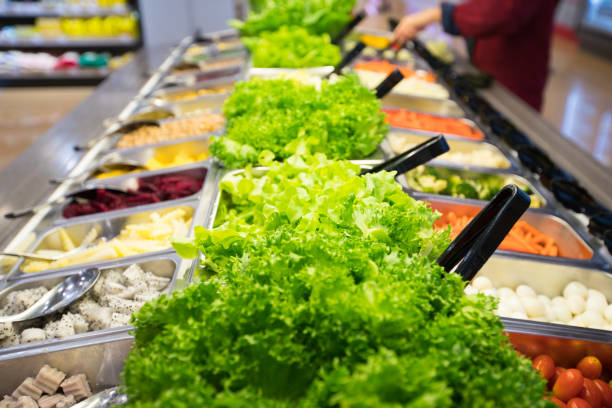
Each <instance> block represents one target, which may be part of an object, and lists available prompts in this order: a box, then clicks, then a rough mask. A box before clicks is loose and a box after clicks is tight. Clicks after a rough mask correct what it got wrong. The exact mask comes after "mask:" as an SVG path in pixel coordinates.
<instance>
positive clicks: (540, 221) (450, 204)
mask: <svg viewBox="0 0 612 408" xmlns="http://www.w3.org/2000/svg"><path fill="white" fill-rule="evenodd" d="M424 201H426V202H427V203H429V204H430V206H431V208H433V209H434V210H437V211H439V212H440V213H442V214H443V215H445V214H448V213H449V212H450V211H453V212H455V213H456V214H457V215H458V216H463V215H467V216H470V217H473V216H475V215H476V214H478V212H479V211H480V210H482V208H483V206H478V205H473V204H468V203H465V202H464V201H460V200H454V201H451V200H446V199H426V200H424ZM521 220H523V221H525V222H527V223H528V224H529V225H531V226H532V227H534V228H536V229H537V230H539V231H540V232H542V233H543V234H545V235H547V236H549V237H551V238H553V239H554V240H555V242H556V243H557V246H558V248H559V256H558V257H550V256H543V255H534V254H529V253H523V252H513V251H505V250H498V252H500V253H508V254H514V255H515V256H520V257H524V258H526V259H534V260H540V261H547V260H550V259H551V258H552V259H555V258H563V259H564V260H568V261H569V260H572V261H577V262H581V263H586V264H591V263H592V262H591V261H592V260H593V259H594V256H595V253H594V251H593V249H592V248H591V247H590V246H589V245H588V244H587V243H586V242H585V241H584V240H583V238H582V237H581V236H580V235H578V233H576V232H575V231H574V230H573V229H572V228H571V227H570V226H569V224H567V223H566V222H565V221H564V220H562V219H561V218H559V217H557V216H555V215H552V214H546V213H543V212H535V211H533V210H528V211H527V212H525V214H524V215H523V216H522V217H521Z"/></svg>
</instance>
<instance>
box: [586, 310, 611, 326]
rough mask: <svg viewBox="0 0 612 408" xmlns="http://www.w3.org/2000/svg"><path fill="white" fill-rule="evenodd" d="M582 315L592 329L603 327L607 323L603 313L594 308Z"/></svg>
mask: <svg viewBox="0 0 612 408" xmlns="http://www.w3.org/2000/svg"><path fill="white" fill-rule="evenodd" d="M580 317H582V321H583V322H584V325H585V326H586V327H588V328H591V329H596V328H598V327H603V325H604V324H605V321H604V318H603V317H602V316H601V314H599V313H597V312H594V311H593V310H587V311H586V312H584V313H582V314H581V315H580Z"/></svg>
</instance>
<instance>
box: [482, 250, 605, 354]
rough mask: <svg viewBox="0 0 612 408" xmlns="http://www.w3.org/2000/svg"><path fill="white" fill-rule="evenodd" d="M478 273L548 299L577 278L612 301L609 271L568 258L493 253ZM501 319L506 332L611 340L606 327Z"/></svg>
mask: <svg viewBox="0 0 612 408" xmlns="http://www.w3.org/2000/svg"><path fill="white" fill-rule="evenodd" d="M478 276H486V277H487V278H489V279H490V280H491V282H492V283H493V286H494V287H496V288H499V287H502V286H506V287H509V288H512V289H515V288H516V287H517V286H518V285H522V284H525V285H529V286H531V287H532V288H533V289H534V290H535V291H536V292H537V293H538V294H542V295H546V296H548V297H551V298H552V297H555V296H559V295H562V293H563V289H564V288H565V286H566V285H567V284H568V283H570V282H572V281H578V282H581V283H582V284H584V285H585V286H586V287H587V288H591V289H592V288H596V289H597V290H599V291H600V292H602V293H603V294H604V295H605V296H606V298H607V299H608V301H612V274H610V273H609V272H606V271H605V270H603V269H599V268H596V267H590V266H585V265H584V264H579V263H576V262H574V261H572V260H567V259H558V258H557V259H554V260H550V261H547V262H542V261H536V260H533V259H528V258H526V257H520V258H518V257H514V256H508V255H494V256H492V257H491V258H489V260H488V261H487V263H485V265H484V266H483V267H482V269H481V270H480V271H479V272H478V274H476V277H478ZM502 322H504V325H505V326H506V331H511V332H517V333H526V334H537V335H540V336H551V337H560V338H566V339H573V340H586V341H594V342H600V343H601V342H603V343H612V331H607V330H596V329H587V328H584V327H576V326H569V325H563V324H555V323H544V322H538V321H532V320H523V319H511V318H506V317H502Z"/></svg>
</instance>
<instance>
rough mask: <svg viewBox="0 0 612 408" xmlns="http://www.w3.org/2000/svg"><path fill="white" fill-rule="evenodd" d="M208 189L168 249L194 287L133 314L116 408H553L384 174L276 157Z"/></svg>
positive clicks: (443, 237)
mask: <svg viewBox="0 0 612 408" xmlns="http://www.w3.org/2000/svg"><path fill="white" fill-rule="evenodd" d="M221 188H222V189H223V194H224V196H223V200H222V206H221V210H220V214H219V216H218V222H217V224H218V227H217V228H215V229H214V230H212V231H207V230H205V229H203V228H198V229H197V230H196V237H195V239H194V240H193V241H192V243H191V244H189V242H185V241H181V242H180V245H178V247H177V250H178V249H179V248H180V250H181V251H185V252H186V253H187V254H192V253H193V251H194V250H197V251H200V252H201V253H203V254H204V256H205V258H206V260H205V263H204V264H203V265H202V266H201V268H200V274H199V278H200V279H201V281H200V282H199V283H196V284H194V285H192V286H190V287H188V288H186V289H185V290H183V291H179V292H175V293H174V294H173V295H172V296H162V297H160V298H158V299H156V300H154V301H152V302H150V303H147V304H145V305H144V306H143V307H142V308H141V309H140V311H139V312H137V313H136V315H135V317H134V318H133V323H134V326H135V333H134V334H135V344H134V347H133V349H132V351H131V353H130V355H129V357H128V359H127V361H126V365H125V370H124V372H123V374H122V376H123V381H124V386H125V390H126V392H127V394H128V396H129V399H130V402H129V405H130V406H131V407H139V408H144V407H187V406H207V407H244V406H255V407H415V408H416V407H419V408H430V407H431V408H434V407H436V408H445V407H460V408H463V407H474V408H475V407H515V406H529V407H536V408H540V407H551V406H553V405H551V403H550V402H548V401H545V400H542V399H541V396H542V395H543V393H544V392H545V382H544V380H543V379H542V378H541V377H540V376H539V374H538V373H537V372H535V371H534V370H533V369H532V368H531V363H530V361H529V360H528V359H525V358H521V357H518V356H517V354H516V353H515V352H514V351H513V349H512V347H511V346H510V345H509V342H508V341H507V338H506V337H505V336H504V335H503V334H502V324H501V322H500V320H499V319H498V318H497V317H496V316H495V315H494V313H493V310H494V309H495V307H496V301H495V299H494V298H491V297H486V296H484V295H474V296H469V297H468V296H465V295H464V294H463V282H462V281H461V279H460V277H458V276H457V275H455V274H448V273H446V272H445V271H444V270H443V269H442V268H441V267H440V266H438V265H437V264H436V262H435V259H436V257H437V256H438V255H439V253H440V251H441V250H442V249H443V248H444V247H445V246H446V245H448V242H449V239H448V231H443V232H436V231H434V230H433V228H432V224H433V221H434V220H435V219H436V218H437V217H438V214H436V213H434V212H432V211H431V210H430V209H429V208H427V207H426V206H425V204H424V203H422V202H417V201H415V200H413V199H412V198H410V197H409V196H407V195H406V194H404V193H403V192H402V190H401V188H400V186H399V185H398V184H397V183H396V182H395V181H394V174H392V173H386V172H381V173H378V174H368V175H365V176H360V175H359V168H358V167H357V166H355V165H354V164H351V163H349V162H336V161H330V160H328V159H326V158H325V157H324V156H322V155H317V156H311V157H291V158H289V159H288V160H287V161H286V162H284V163H276V164H274V165H272V167H271V169H270V170H269V171H268V172H266V173H265V174H262V173H261V171H258V170H257V169H250V168H249V169H247V170H246V171H245V172H243V173H241V174H234V175H231V176H229V177H227V178H226V179H224V180H223V182H222V185H221ZM189 245H191V247H190V248H188V247H189Z"/></svg>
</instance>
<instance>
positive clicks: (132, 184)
mask: <svg viewBox="0 0 612 408" xmlns="http://www.w3.org/2000/svg"><path fill="white" fill-rule="evenodd" d="M99 189H104V190H107V191H108V192H110V193H114V194H124V193H127V192H129V191H130V190H137V189H138V180H137V179H136V178H134V177H132V178H127V179H124V180H114V179H112V178H110V179H108V180H106V181H105V182H104V183H101V184H97V185H96V186H95V187H86V188H79V189H76V190H72V191H69V192H67V193H65V194H62V195H61V196H59V197H57V198H54V199H52V200H47V201H44V202H42V203H39V204H36V205H33V206H30V207H25V208H23V209H21V210H17V211H13V212H10V213H6V214H4V217H5V218H18V217H23V216H25V215H30V214H33V213H35V212H38V211H40V210H42V209H44V208H47V207H49V206H55V205H58V204H62V203H64V202H66V201H67V200H69V199H72V198H83V199H93V198H95V197H96V194H97V190H99Z"/></svg>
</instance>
